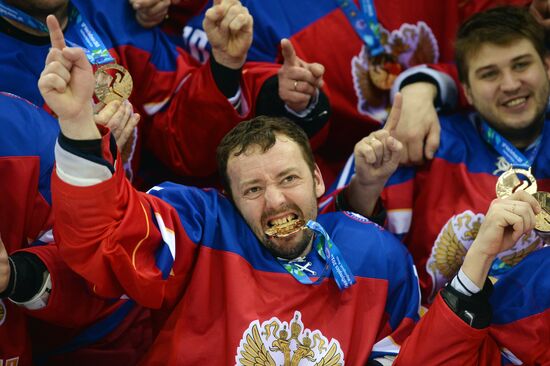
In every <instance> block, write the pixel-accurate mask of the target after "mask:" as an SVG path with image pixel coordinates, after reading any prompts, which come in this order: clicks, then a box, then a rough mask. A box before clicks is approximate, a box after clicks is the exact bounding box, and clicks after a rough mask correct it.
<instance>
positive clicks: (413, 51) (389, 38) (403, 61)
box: [351, 22, 439, 120]
mask: <svg viewBox="0 0 550 366" xmlns="http://www.w3.org/2000/svg"><path fill="white" fill-rule="evenodd" d="M380 43H381V44H382V47H384V51H385V52H386V53H387V54H389V55H392V56H394V57H395V58H396V59H397V62H398V63H399V64H400V65H401V66H402V68H403V69H406V68H409V67H412V66H417V65H422V64H428V63H437V62H438V60H439V46H438V45H437V39H436V38H435V36H434V34H433V32H432V30H431V29H430V27H429V26H428V25H427V24H426V23H424V22H418V23H416V24H407V23H405V24H402V25H401V27H400V28H399V29H396V30H394V31H392V32H389V31H388V30H386V29H385V28H384V27H382V26H380ZM351 73H352V78H353V86H354V89H355V94H356V95H357V110H358V111H359V113H361V114H364V115H368V116H371V117H373V118H375V119H378V120H385V119H386V118H387V116H388V108H389V92H384V91H382V90H379V89H377V88H376V87H375V85H374V84H373V82H372V80H370V77H369V57H368V51H367V49H366V46H365V45H363V46H362V47H361V51H360V52H359V54H358V55H357V56H354V57H353V58H352V60H351Z"/></svg>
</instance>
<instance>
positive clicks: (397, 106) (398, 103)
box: [384, 93, 403, 134]
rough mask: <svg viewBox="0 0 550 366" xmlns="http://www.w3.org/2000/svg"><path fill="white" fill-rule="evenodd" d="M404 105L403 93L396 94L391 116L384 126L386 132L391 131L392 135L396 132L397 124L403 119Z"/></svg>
mask: <svg viewBox="0 0 550 366" xmlns="http://www.w3.org/2000/svg"><path fill="white" fill-rule="evenodd" d="M402 105H403V97H402V95H401V93H397V94H395V97H394V99H393V105H392V107H391V111H390V116H389V117H388V119H387V120H386V123H385V124H384V130H387V131H389V132H390V134H391V133H392V132H393V131H394V130H395V128H396V127H397V123H398V122H399V119H400V118H401V107H402Z"/></svg>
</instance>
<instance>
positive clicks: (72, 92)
mask: <svg viewBox="0 0 550 366" xmlns="http://www.w3.org/2000/svg"><path fill="white" fill-rule="evenodd" d="M46 23H47V26H48V30H49V31H50V40H51V43H52V47H51V49H50V52H49V53H48V56H47V57H46V66H45V67H44V70H43V71H42V74H41V75H40V79H39V80H38V88H39V89H40V92H41V93H42V96H43V97H44V100H45V101H46V103H47V104H48V105H49V106H50V108H51V109H52V110H53V111H54V112H55V113H56V114H57V116H58V118H59V124H60V127H61V131H62V133H63V135H65V136H66V137H68V138H70V139H74V140H91V139H99V138H101V135H100V133H99V131H98V129H97V127H96V125H95V123H94V119H93V108H92V95H93V91H94V85H95V80H94V75H93V73H92V66H91V65H90V63H89V62H88V59H87V58H86V55H85V54H84V51H83V50H82V49H81V48H73V47H66V45H65V37H64V36H63V32H62V30H61V27H60V26H59V22H58V21H57V19H56V18H55V16H53V15H49V16H48V18H47V19H46Z"/></svg>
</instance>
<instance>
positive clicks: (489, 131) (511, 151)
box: [481, 121, 542, 170]
mask: <svg viewBox="0 0 550 366" xmlns="http://www.w3.org/2000/svg"><path fill="white" fill-rule="evenodd" d="M481 136H482V137H483V139H484V140H485V141H486V142H487V143H488V144H489V145H491V146H492V147H493V148H494V149H495V150H496V151H497V152H498V153H499V154H500V155H502V156H503V157H504V159H506V161H507V162H509V163H510V164H511V165H512V166H513V167H514V168H521V169H525V170H529V169H530V168H531V165H532V164H533V161H535V158H536V157H537V154H538V152H539V149H540V145H541V144H540V142H541V136H542V134H541V135H540V136H539V138H538V139H537V140H536V141H535V142H534V144H532V147H531V148H529V149H528V150H527V156H525V155H524V154H523V153H522V152H521V151H519V150H518V149H517V148H516V147H515V146H514V145H512V143H511V142H510V141H508V140H506V139H505V138H504V137H502V135H501V134H499V133H498V132H497V131H496V130H495V129H493V128H492V127H491V126H489V124H488V123H487V122H485V121H481Z"/></svg>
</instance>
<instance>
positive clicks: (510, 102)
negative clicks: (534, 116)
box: [506, 97, 527, 107]
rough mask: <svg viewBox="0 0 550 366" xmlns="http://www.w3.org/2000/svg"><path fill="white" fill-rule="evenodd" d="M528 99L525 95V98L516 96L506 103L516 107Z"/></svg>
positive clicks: (508, 105)
mask: <svg viewBox="0 0 550 366" xmlns="http://www.w3.org/2000/svg"><path fill="white" fill-rule="evenodd" d="M526 100H527V98H525V97H523V98H516V99H513V100H511V101H509V102H507V103H506V106H507V107H515V106H517V105H520V104H521V103H525V101H526Z"/></svg>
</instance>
